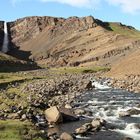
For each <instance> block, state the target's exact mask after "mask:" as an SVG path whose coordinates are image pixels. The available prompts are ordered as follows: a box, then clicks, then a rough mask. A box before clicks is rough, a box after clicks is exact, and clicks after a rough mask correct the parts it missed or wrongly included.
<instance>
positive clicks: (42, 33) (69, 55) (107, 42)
mask: <svg viewBox="0 0 140 140" xmlns="http://www.w3.org/2000/svg"><path fill="white" fill-rule="evenodd" d="M8 30H9V38H10V41H11V44H10V48H11V51H10V52H9V54H10V55H13V56H15V57H16V58H19V59H22V60H32V61H36V62H37V63H38V64H45V65H47V66H93V65H100V66H107V67H112V66H113V67H114V65H117V64H119V63H120V62H121V61H122V60H123V59H126V60H127V57H129V56H131V54H132V53H134V52H135V51H139V46H140V32H139V31H137V30H136V29H135V28H133V27H131V26H126V25H123V24H121V23H117V22H116V23H109V22H102V21H100V20H98V19H95V18H94V17H92V16H87V17H81V18H79V17H69V18H67V19H65V18H57V17H47V16H44V17H38V16H33V17H25V18H21V19H18V20H16V21H13V22H9V23H8ZM115 69H116V68H115Z"/></svg>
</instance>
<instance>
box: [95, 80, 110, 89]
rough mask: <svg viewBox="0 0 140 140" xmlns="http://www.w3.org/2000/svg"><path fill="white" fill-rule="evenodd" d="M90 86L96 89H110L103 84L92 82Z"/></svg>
mask: <svg viewBox="0 0 140 140" xmlns="http://www.w3.org/2000/svg"><path fill="white" fill-rule="evenodd" d="M92 86H95V88H96V89H110V88H111V87H109V86H107V85H105V84H100V83H99V82H96V81H93V82H92Z"/></svg>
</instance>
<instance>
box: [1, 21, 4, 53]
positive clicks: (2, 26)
mask: <svg viewBox="0 0 140 140" xmlns="http://www.w3.org/2000/svg"><path fill="white" fill-rule="evenodd" d="M3 28H4V22H3V21H0V50H1V47H2V44H3V36H4V33H3Z"/></svg>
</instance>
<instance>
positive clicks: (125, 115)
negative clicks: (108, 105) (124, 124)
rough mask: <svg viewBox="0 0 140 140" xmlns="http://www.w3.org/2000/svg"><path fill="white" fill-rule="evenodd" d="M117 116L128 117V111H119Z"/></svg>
mask: <svg viewBox="0 0 140 140" xmlns="http://www.w3.org/2000/svg"><path fill="white" fill-rule="evenodd" d="M119 117H130V113H129V112H127V111H120V112H119Z"/></svg>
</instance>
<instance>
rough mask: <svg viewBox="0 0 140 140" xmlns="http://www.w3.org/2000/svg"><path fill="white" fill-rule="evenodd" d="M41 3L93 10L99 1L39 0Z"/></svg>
mask: <svg viewBox="0 0 140 140" xmlns="http://www.w3.org/2000/svg"><path fill="white" fill-rule="evenodd" d="M40 1H42V2H57V3H62V4H67V5H71V6H75V7H86V8H94V7H95V6H97V4H99V3H100V1H101V0H40Z"/></svg>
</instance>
